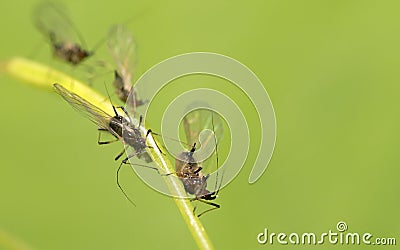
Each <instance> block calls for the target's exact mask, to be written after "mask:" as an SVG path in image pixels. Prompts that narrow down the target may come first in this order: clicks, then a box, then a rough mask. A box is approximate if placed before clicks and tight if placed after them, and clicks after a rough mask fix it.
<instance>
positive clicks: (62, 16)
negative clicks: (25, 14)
mask: <svg viewBox="0 0 400 250" xmlns="http://www.w3.org/2000/svg"><path fill="white" fill-rule="evenodd" d="M34 22H35V25H36V27H37V28H38V29H39V31H40V32H41V33H42V34H43V35H44V36H45V38H46V39H48V41H49V42H50V44H51V47H52V50H53V54H54V56H55V57H56V58H58V59H60V60H62V61H64V62H68V63H70V64H72V65H78V64H80V63H81V62H82V61H84V60H85V59H87V58H88V57H90V56H92V55H93V52H92V51H89V50H87V49H84V46H83V45H84V41H83V38H82V36H81V34H80V33H79V32H78V30H77V29H76V28H75V26H74V24H73V22H72V21H71V20H70V19H69V17H68V15H67V14H66V13H65V11H64V8H63V7H62V6H59V5H57V4H55V3H51V2H45V3H42V4H39V5H38V6H37V7H36V9H35V11H34Z"/></svg>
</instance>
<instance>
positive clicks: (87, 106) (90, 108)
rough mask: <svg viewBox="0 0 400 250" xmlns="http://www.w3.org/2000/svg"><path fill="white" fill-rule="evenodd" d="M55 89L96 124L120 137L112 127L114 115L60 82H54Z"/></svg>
mask: <svg viewBox="0 0 400 250" xmlns="http://www.w3.org/2000/svg"><path fill="white" fill-rule="evenodd" d="M54 89H55V91H56V92H57V93H58V94H59V95H60V96H61V97H62V98H64V100H66V101H67V102H68V103H69V104H71V106H72V107H73V108H74V109H76V110H78V111H79V112H80V113H82V114H84V115H85V116H86V117H87V118H88V119H89V120H91V121H92V122H93V123H94V124H96V125H97V126H98V127H99V128H102V129H106V130H108V131H110V132H111V133H112V134H113V135H115V136H117V137H119V135H118V134H116V133H115V132H114V131H113V130H112V129H110V125H109V123H110V120H111V119H112V116H111V115H109V114H107V113H106V112H105V111H103V110H102V109H100V108H98V107H96V106H95V105H93V104H91V103H90V102H88V101H86V100H85V99H83V98H82V97H80V96H79V95H77V94H75V93H72V92H70V91H69V90H67V89H66V88H64V87H63V86H61V85H59V84H57V83H56V84H54Z"/></svg>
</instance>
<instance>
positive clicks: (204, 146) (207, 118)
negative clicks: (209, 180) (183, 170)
mask: <svg viewBox="0 0 400 250" xmlns="http://www.w3.org/2000/svg"><path fill="white" fill-rule="evenodd" d="M182 123H183V124H182V125H183V128H184V131H185V135H186V138H187V141H188V143H189V145H193V144H194V143H196V151H195V152H194V154H193V157H194V159H195V161H197V162H198V164H199V165H201V167H202V169H203V170H202V171H203V173H204V174H209V173H212V172H214V171H215V170H216V169H217V168H216V165H217V162H216V157H215V148H216V143H218V142H219V141H220V140H221V139H222V137H223V122H222V119H221V118H219V116H218V115H217V114H215V113H214V114H212V112H210V111H209V110H195V111H192V112H190V113H188V114H187V115H186V116H185V117H184V119H183V122H182ZM203 130H208V131H207V132H206V133H201V132H202V131H203Z"/></svg>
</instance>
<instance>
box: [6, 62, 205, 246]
mask: <svg viewBox="0 0 400 250" xmlns="http://www.w3.org/2000/svg"><path fill="white" fill-rule="evenodd" d="M0 71H4V72H6V73H8V74H10V75H12V76H14V77H16V78H19V79H21V80H24V81H25V82H27V83H30V84H33V85H36V86H38V87H41V88H44V89H46V90H48V91H52V90H53V84H54V83H58V84H61V85H62V86H63V87H65V88H66V89H68V90H69V91H71V92H74V93H76V94H77V95H79V96H81V97H82V98H84V99H86V100H87V101H89V102H90V103H92V104H93V105H95V106H97V107H99V108H101V109H103V110H104V111H106V112H107V113H109V114H113V110H112V105H111V103H110V101H109V100H108V98H106V97H104V96H102V95H101V94H99V93H98V92H96V91H95V90H93V89H92V88H90V87H89V86H88V85H86V84H83V83H82V82H80V81H78V80H76V79H74V78H72V77H70V76H68V75H66V74H63V73H61V72H59V71H56V70H54V69H52V68H50V67H48V66H45V65H42V64H40V63H37V62H34V61H30V60H28V59H25V58H19V57H15V58H12V59H10V60H8V61H6V62H3V63H1V64H0ZM141 130H142V132H144V133H145V132H146V129H145V128H143V127H142V128H141ZM148 144H149V146H151V149H150V150H149V153H150V155H151V156H152V158H153V160H154V161H155V162H156V163H157V164H158V166H159V168H160V169H161V170H162V172H165V173H173V172H175V169H174V167H173V166H172V164H171V163H170V161H169V160H168V159H167V158H166V157H165V156H164V155H163V154H162V153H161V152H160V151H159V150H158V147H157V145H156V142H155V141H154V138H153V137H151V136H149V137H148ZM163 179H164V180H165V182H166V184H167V186H168V188H169V189H170V191H171V193H173V194H175V195H176V196H177V197H186V193H185V190H184V188H183V186H182V183H181V182H180V181H179V180H178V178H173V177H172V175H169V176H165V177H164V178H163ZM173 199H174V201H175V203H176V205H177V206H178V209H179V211H180V213H181V215H182V217H183V219H184V221H185V223H186V225H187V226H188V228H189V231H190V233H191V234H192V236H193V238H194V240H195V242H196V244H197V246H198V247H199V248H200V249H213V245H212V243H211V241H210V239H209V237H208V235H207V232H206V231H205V229H204V227H203V225H202V223H201V221H200V220H199V218H198V217H197V216H196V215H195V214H194V213H193V206H192V205H191V203H190V201H189V200H188V199H184V198H173Z"/></svg>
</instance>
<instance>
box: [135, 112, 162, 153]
mask: <svg viewBox="0 0 400 250" xmlns="http://www.w3.org/2000/svg"><path fill="white" fill-rule="evenodd" d="M140 117H142V116H140ZM150 133H151V134H153V132H152V131H151V129H149V130H147V133H146V138H145V139H146V140H147V137H148V136H149V134H150ZM154 143H155V144H156V146H157V148H158V150H159V151H160V153H161V154H163V155H165V153H164V152H163V151H162V150H161V148H160V147H159V146H158V144H157V142H156V141H155V140H154ZM147 147H148V148H152V147H151V146H147Z"/></svg>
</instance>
